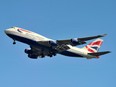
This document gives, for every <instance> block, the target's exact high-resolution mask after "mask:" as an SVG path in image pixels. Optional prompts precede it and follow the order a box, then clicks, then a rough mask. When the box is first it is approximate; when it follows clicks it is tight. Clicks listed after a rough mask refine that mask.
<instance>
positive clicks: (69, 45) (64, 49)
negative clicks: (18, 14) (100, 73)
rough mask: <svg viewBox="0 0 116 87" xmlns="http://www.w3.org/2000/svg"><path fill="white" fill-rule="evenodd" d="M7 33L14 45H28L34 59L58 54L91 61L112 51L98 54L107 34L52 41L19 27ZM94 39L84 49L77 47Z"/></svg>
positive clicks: (30, 56)
mask: <svg viewBox="0 0 116 87" xmlns="http://www.w3.org/2000/svg"><path fill="white" fill-rule="evenodd" d="M5 33H6V34H7V35H8V36H9V37H11V38H12V39H13V44H16V42H15V41H20V42H23V43H25V44H28V45H29V46H30V48H28V49H25V53H26V54H28V57H29V58H32V59H37V58H38V57H39V58H44V57H45V56H49V57H52V56H56V54H62V55H65V56H71V57H80V58H87V59H91V58H99V56H101V55H104V54H107V53H110V51H104V52H98V50H99V48H100V46H101V44H102V42H103V40H102V39H100V37H104V36H106V34H103V35H97V36H91V37H84V38H73V39H67V40H52V39H49V38H46V37H44V36H42V35H40V34H37V33H34V32H32V31H29V30H25V29H22V28H19V27H11V28H9V29H7V30H5ZM92 39H96V40H95V41H93V42H91V43H90V44H88V45H86V46H85V47H83V48H78V47H76V46H78V45H82V44H85V43H86V41H88V40H92Z"/></svg>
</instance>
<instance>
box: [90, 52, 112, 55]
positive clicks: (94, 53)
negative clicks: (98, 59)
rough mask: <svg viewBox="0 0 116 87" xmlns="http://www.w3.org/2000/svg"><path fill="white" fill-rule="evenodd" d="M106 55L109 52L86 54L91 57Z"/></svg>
mask: <svg viewBox="0 0 116 87" xmlns="http://www.w3.org/2000/svg"><path fill="white" fill-rule="evenodd" d="M107 53H110V51H104V52H96V53H88V54H89V55H92V56H101V55H104V54H107Z"/></svg>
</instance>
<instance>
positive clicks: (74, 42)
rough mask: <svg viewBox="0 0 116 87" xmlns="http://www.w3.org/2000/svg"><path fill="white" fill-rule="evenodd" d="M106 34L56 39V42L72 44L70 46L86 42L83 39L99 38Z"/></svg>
mask: <svg viewBox="0 0 116 87" xmlns="http://www.w3.org/2000/svg"><path fill="white" fill-rule="evenodd" d="M106 35H107V34H103V35H97V36H91V37H84V38H73V39H67V40H57V43H58V44H68V45H72V46H77V45H82V44H85V43H86V42H85V41H88V40H92V39H96V38H100V37H104V36H106Z"/></svg>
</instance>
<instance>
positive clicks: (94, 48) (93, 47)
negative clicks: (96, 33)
mask: <svg viewBox="0 0 116 87" xmlns="http://www.w3.org/2000/svg"><path fill="white" fill-rule="evenodd" d="M102 43H103V40H102V39H100V38H98V39H96V40H95V41H93V42H91V43H90V44H88V45H87V46H85V47H84V48H83V49H85V50H86V51H88V53H96V52H98V51H99V48H100V47H101V45H102Z"/></svg>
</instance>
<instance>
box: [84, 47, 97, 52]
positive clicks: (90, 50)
mask: <svg viewBox="0 0 116 87" xmlns="http://www.w3.org/2000/svg"><path fill="white" fill-rule="evenodd" d="M86 48H87V50H88V51H89V52H91V53H94V52H95V51H94V50H92V49H90V48H89V47H88V46H86Z"/></svg>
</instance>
